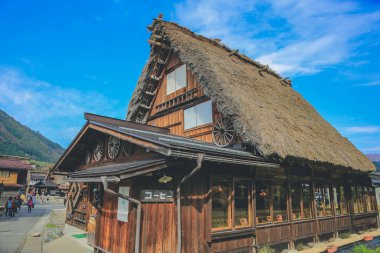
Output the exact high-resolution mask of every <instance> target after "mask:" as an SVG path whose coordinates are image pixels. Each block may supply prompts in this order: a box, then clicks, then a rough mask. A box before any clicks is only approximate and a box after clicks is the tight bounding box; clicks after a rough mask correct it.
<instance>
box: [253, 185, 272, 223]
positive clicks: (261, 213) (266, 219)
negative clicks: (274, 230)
mask: <svg viewBox="0 0 380 253" xmlns="http://www.w3.org/2000/svg"><path fill="white" fill-rule="evenodd" d="M269 188H270V186H269V184H267V183H264V182H259V181H257V182H256V223H258V224H262V223H271V222H272V216H271V213H270V192H269Z"/></svg>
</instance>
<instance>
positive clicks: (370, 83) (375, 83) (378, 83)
mask: <svg viewBox="0 0 380 253" xmlns="http://www.w3.org/2000/svg"><path fill="white" fill-rule="evenodd" d="M354 86H380V81H372V82H367V83H359V84H356V85H354Z"/></svg>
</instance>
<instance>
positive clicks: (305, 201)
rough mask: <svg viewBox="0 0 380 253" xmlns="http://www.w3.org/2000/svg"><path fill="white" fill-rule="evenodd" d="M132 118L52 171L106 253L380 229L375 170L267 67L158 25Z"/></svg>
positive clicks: (95, 129) (77, 144)
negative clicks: (62, 178) (63, 177)
mask: <svg viewBox="0 0 380 253" xmlns="http://www.w3.org/2000/svg"><path fill="white" fill-rule="evenodd" d="M148 29H149V30H150V31H151V36H150V39H149V43H150V48H151V50H150V56H149V59H148V61H147V63H146V65H145V67H144V69H143V71H142V73H141V76H140V79H139V81H138V83H137V86H136V89H135V91H134V93H133V96H132V99H131V101H130V104H129V108H128V113H127V118H126V120H119V119H114V118H109V117H105V116H99V115H94V114H90V113H86V114H85V119H86V120H87V122H86V124H85V125H84V126H83V128H82V129H81V130H80V132H79V133H78V134H77V136H76V137H75V139H74V140H73V141H72V143H71V144H70V146H69V147H68V148H67V149H66V151H65V153H64V154H63V155H62V156H61V158H60V159H59V160H58V161H57V163H56V164H55V165H54V168H53V171H64V172H69V173H70V174H69V181H70V182H71V186H70V190H69V196H70V198H69V200H68V207H67V223H69V224H72V225H75V226H77V227H80V228H82V229H83V230H87V231H88V232H89V237H90V238H91V239H90V243H91V244H92V245H93V246H94V247H95V248H96V249H97V250H98V251H100V252H102V251H103V252H113V253H116V252H135V253H137V252H144V253H145V252H191V253H194V252H254V251H255V250H257V249H258V248H260V247H262V246H264V245H266V244H268V245H272V246H274V247H285V248H294V245H295V244H296V243H297V242H299V241H302V240H306V241H307V240H309V241H318V240H320V239H322V238H324V237H327V238H328V237H334V236H335V237H336V236H338V235H339V233H341V232H344V231H358V230H362V229H365V228H370V227H377V205H376V198H375V194H374V188H373V187H372V185H371V180H370V178H369V173H370V172H372V171H374V170H375V167H374V165H373V164H372V163H371V162H370V161H369V160H368V159H367V158H366V157H365V156H364V155H363V154H362V153H361V152H360V151H359V150H358V149H357V148H356V147H355V146H354V145H353V144H352V143H351V142H350V141H349V140H348V139H346V138H344V137H343V136H341V135H340V134H339V133H338V131H337V130H336V129H334V127H332V126H331V125H330V124H329V123H328V122H327V121H326V120H324V119H323V118H322V117H321V116H320V114H319V113H318V112H317V111H316V110H315V109H314V108H313V107H312V106H311V105H310V104H309V103H308V102H307V101H306V100H305V99H304V98H303V97H302V96H301V95H300V94H299V93H298V92H297V91H295V90H294V89H293V88H292V86H291V82H290V80H288V79H286V78H283V77H281V76H280V75H278V74H277V73H276V72H274V71H273V70H271V69H270V68H269V67H268V66H264V65H261V64H260V63H258V62H256V61H254V60H252V59H250V58H248V57H247V56H245V55H243V54H240V53H239V52H238V50H233V49H229V48H228V47H226V46H225V45H223V43H222V42H221V41H220V40H218V39H209V38H205V37H203V36H200V35H197V34H195V33H193V32H191V31H189V30H188V29H186V28H184V27H181V26H179V25H177V24H175V23H172V22H166V21H163V20H161V18H160V17H159V18H157V19H155V20H154V22H153V23H152V24H151V25H150V26H149V27H148Z"/></svg>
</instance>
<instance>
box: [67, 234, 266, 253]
mask: <svg viewBox="0 0 380 253" xmlns="http://www.w3.org/2000/svg"><path fill="white" fill-rule="evenodd" d="M73 237H75V238H77V239H81V238H87V233H84V234H77V235H73ZM273 253H274V251H273Z"/></svg>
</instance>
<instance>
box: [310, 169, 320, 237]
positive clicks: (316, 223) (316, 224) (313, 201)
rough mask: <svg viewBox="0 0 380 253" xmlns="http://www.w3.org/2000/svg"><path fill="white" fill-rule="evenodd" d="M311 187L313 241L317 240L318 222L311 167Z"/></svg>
mask: <svg viewBox="0 0 380 253" xmlns="http://www.w3.org/2000/svg"><path fill="white" fill-rule="evenodd" d="M311 189H312V198H311V201H312V203H313V209H314V220H315V223H314V228H315V233H314V241H315V242H319V224H318V215H317V203H316V202H315V184H314V170H313V168H311Z"/></svg>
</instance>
